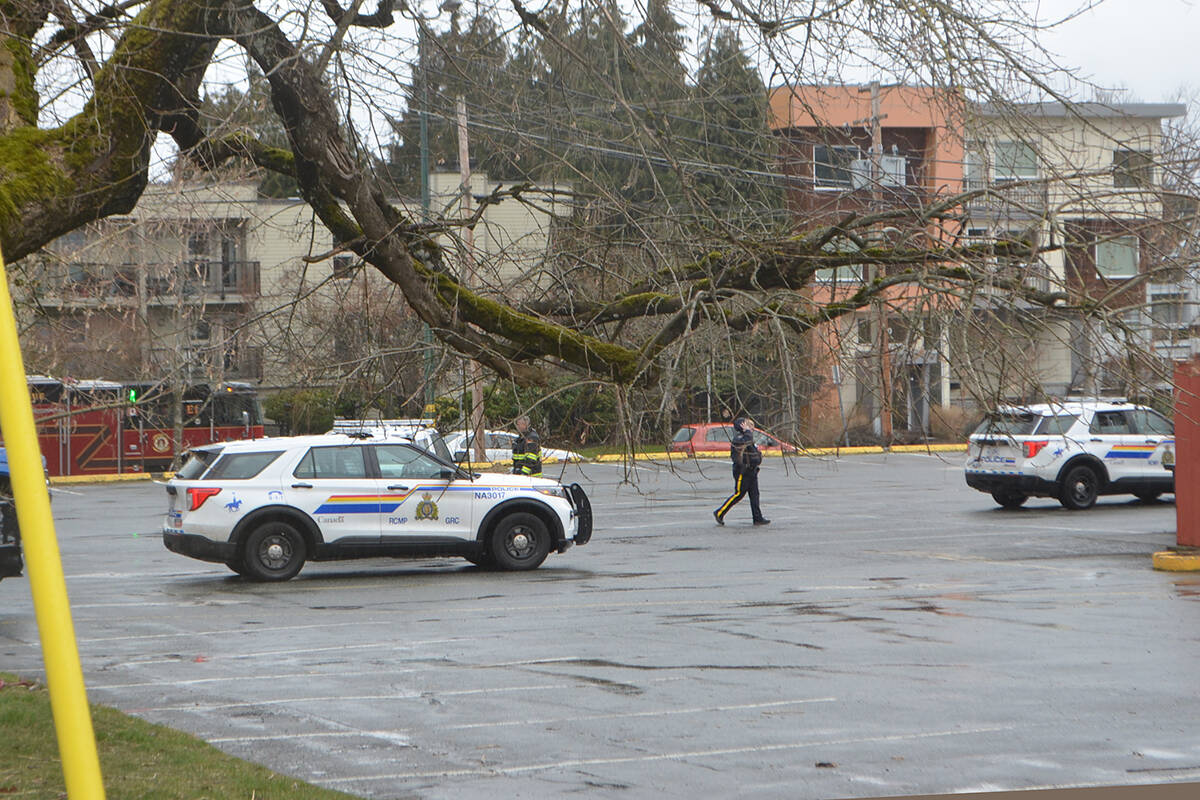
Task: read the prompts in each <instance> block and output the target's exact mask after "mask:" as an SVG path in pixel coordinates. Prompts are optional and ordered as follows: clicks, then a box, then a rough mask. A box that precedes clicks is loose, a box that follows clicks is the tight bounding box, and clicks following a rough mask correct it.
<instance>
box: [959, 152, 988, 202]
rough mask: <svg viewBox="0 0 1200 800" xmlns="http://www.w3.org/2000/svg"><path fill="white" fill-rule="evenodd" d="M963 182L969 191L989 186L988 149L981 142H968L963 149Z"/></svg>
mask: <svg viewBox="0 0 1200 800" xmlns="http://www.w3.org/2000/svg"><path fill="white" fill-rule="evenodd" d="M963 184H964V188H965V189H966V190H967V191H968V192H970V191H974V190H976V189H984V188H987V185H988V181H987V149H986V148H985V147H984V146H983V144H982V143H980V142H967V146H966V149H965V150H964V151H963Z"/></svg>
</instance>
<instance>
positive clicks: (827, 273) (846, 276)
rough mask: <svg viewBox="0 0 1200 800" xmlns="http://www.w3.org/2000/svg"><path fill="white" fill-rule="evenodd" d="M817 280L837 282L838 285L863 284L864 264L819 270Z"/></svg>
mask: <svg viewBox="0 0 1200 800" xmlns="http://www.w3.org/2000/svg"><path fill="white" fill-rule="evenodd" d="M817 280H819V281H824V282H826V283H829V282H832V281H837V282H838V283H862V282H863V265H862V264H844V265H842V266H840V267H826V268H825V269H819V270H817Z"/></svg>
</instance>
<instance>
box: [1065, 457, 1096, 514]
mask: <svg viewBox="0 0 1200 800" xmlns="http://www.w3.org/2000/svg"><path fill="white" fill-rule="evenodd" d="M1099 495H1100V476H1099V475H1097V474H1096V470H1095V469H1093V468H1092V467H1089V466H1088V465H1087V464H1079V465H1077V466H1074V467H1071V468H1070V469H1068V470H1067V472H1066V474H1065V475H1063V482H1062V489H1061V490H1060V492H1059V497H1058V499H1059V502H1061V503H1062V504H1063V506H1064V507H1066V508H1069V509H1071V510H1072V511H1083V510H1084V509H1087V508H1091V507H1092V506H1094V505H1095V504H1096V498H1097V497H1098V496H1099Z"/></svg>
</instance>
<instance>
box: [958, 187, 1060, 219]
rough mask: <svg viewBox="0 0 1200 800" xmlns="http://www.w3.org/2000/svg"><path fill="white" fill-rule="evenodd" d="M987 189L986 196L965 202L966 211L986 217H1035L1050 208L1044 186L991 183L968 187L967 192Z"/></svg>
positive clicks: (1047, 192)
mask: <svg viewBox="0 0 1200 800" xmlns="http://www.w3.org/2000/svg"><path fill="white" fill-rule="evenodd" d="M984 188H987V189H988V192H987V193H986V194H982V195H979V196H978V197H973V198H972V199H970V200H968V201H967V210H968V211H971V212H975V213H977V214H983V215H987V216H1010V217H1012V216H1017V217H1020V216H1037V215H1040V214H1044V213H1045V212H1046V209H1047V208H1049V206H1050V197H1049V191H1048V189H1047V186H1046V185H1045V184H1020V185H1010V184H1005V183H993V184H991V185H990V186H987V187H984V186H982V185H968V187H967V190H968V191H976V190H979V189H984Z"/></svg>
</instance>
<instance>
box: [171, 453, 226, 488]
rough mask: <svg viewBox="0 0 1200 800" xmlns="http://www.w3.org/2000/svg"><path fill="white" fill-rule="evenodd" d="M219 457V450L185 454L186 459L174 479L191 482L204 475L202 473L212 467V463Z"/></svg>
mask: <svg viewBox="0 0 1200 800" xmlns="http://www.w3.org/2000/svg"><path fill="white" fill-rule="evenodd" d="M220 455H221V449H220V448H217V449H215V450H192V451H191V452H190V453H188V454H187V459H186V460H185V461H184V462H183V466H182V467H180V468H179V471H178V472H176V473H175V477H176V478H183V479H184V480H185V481H193V480H195V479H196V478H199V477H200V476H201V475H203V474H204V471H205V470H206V469H208V468H209V467H210V466H212V463H213V462H214V461H216V460H217V457H218V456H220Z"/></svg>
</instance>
